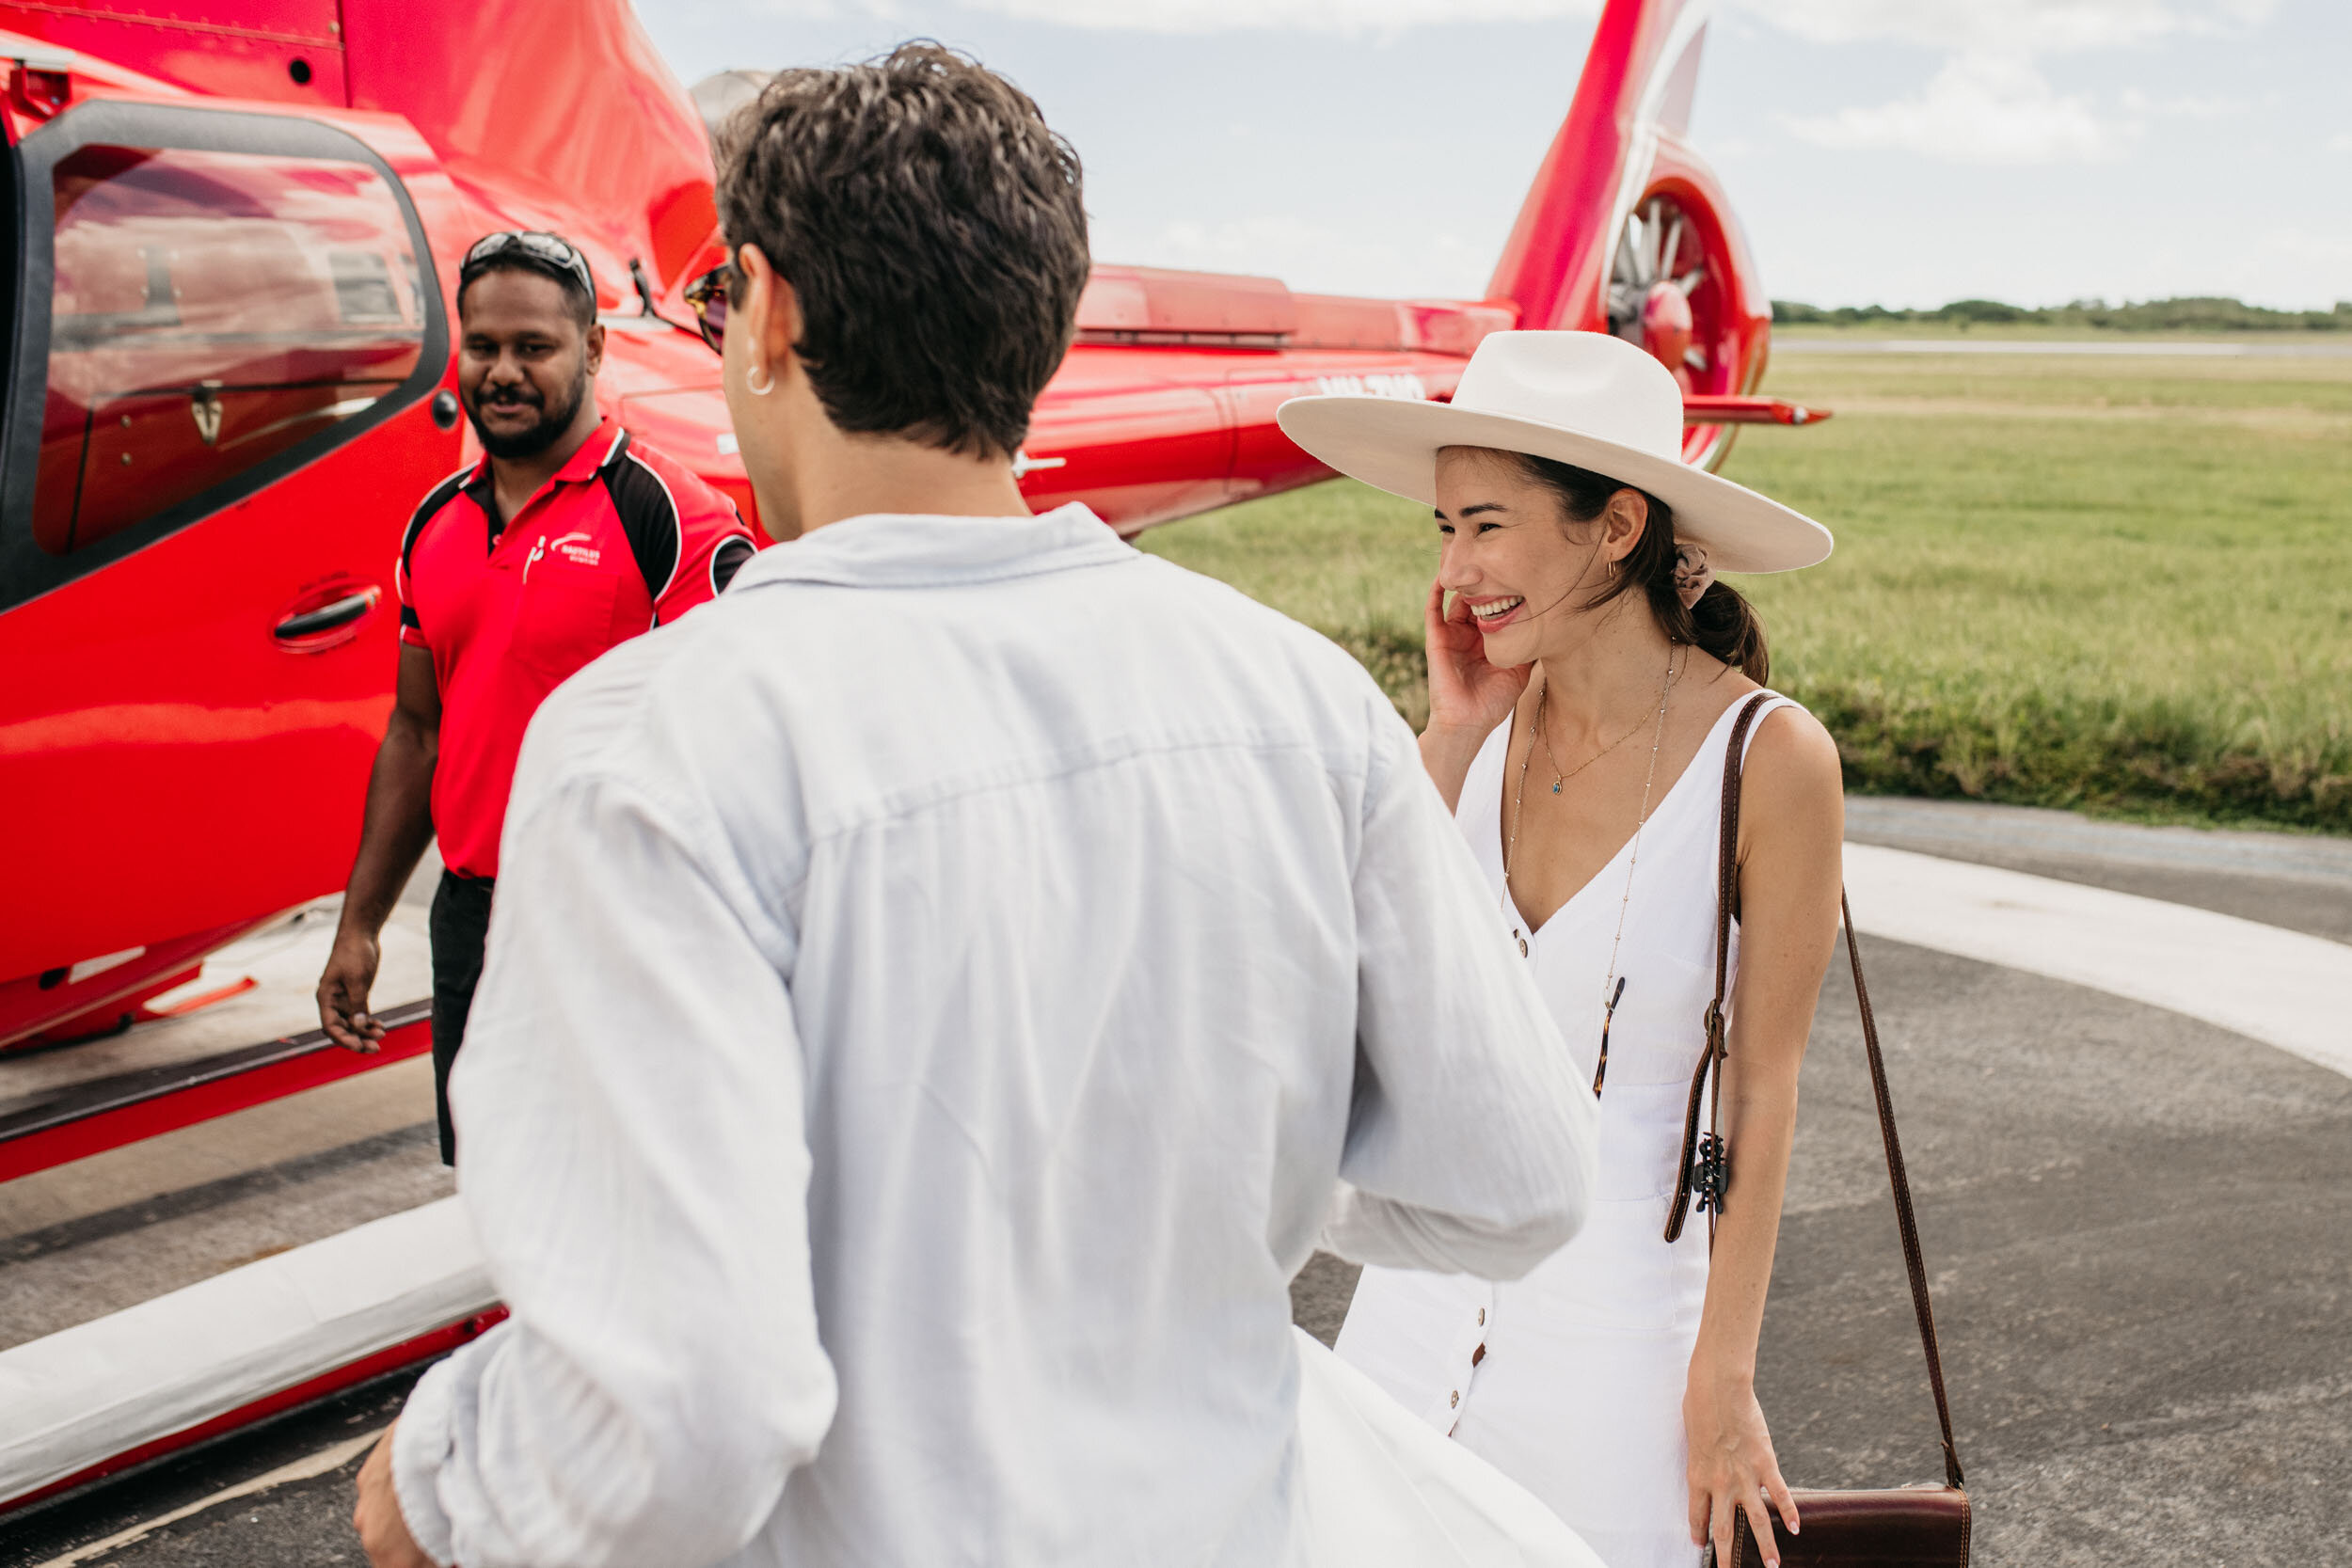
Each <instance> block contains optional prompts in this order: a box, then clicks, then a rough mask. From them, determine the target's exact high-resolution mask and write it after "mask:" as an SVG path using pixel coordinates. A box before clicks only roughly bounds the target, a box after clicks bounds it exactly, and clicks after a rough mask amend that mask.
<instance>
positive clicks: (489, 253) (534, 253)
mask: <svg viewBox="0 0 2352 1568" xmlns="http://www.w3.org/2000/svg"><path fill="white" fill-rule="evenodd" d="M510 255H519V256H526V257H529V258H530V259H531V260H532V261H538V262H542V263H544V264H545V265H548V266H550V267H553V268H556V269H557V270H558V271H561V272H564V273H566V274H568V275H570V276H571V277H574V278H576V279H578V280H579V282H580V287H581V288H583V289H585V290H587V291H588V297H589V298H591V299H594V298H596V277H595V276H594V275H593V274H591V273H590V272H589V270H588V258H586V257H585V256H582V255H581V254H580V252H579V250H577V249H576V248H574V246H573V245H572V242H571V241H569V240H567V239H565V238H564V236H563V235H561V234H549V233H548V232H546V231H545V230H537V229H506V230H500V231H499V232H498V233H495V234H485V235H483V236H482V238H480V239H478V240H476V241H474V243H473V248H472V249H471V250H469V251H467V252H466V260H465V261H464V263H463V264H462V265H461V266H460V267H459V268H458V275H459V276H460V277H464V276H465V275H466V274H468V273H470V272H472V271H473V270H474V269H475V268H476V267H479V266H482V265H484V264H485V263H486V262H490V261H496V260H498V258H500V257H501V256H510Z"/></svg>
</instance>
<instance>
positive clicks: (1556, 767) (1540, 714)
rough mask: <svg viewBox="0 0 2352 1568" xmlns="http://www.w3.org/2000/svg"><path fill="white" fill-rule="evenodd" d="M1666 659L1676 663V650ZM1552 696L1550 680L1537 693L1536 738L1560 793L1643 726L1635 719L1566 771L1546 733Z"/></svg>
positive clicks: (1554, 789) (1553, 786) (1553, 788)
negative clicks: (1629, 727) (1561, 789)
mask: <svg viewBox="0 0 2352 1568" xmlns="http://www.w3.org/2000/svg"><path fill="white" fill-rule="evenodd" d="M1666 661H1667V665H1668V668H1669V669H1671V668H1672V666H1673V663H1674V652H1673V650H1672V649H1668V650H1667V653H1666ZM1550 696H1551V687H1550V685H1549V683H1548V682H1547V683H1546V684H1545V686H1544V689H1542V690H1540V691H1538V692H1536V693H1535V738H1536V740H1538V741H1539V742H1541V743H1542V745H1543V748H1544V760H1545V761H1546V762H1548V763H1549V764H1551V792H1552V793H1553V794H1554V795H1557V794H1559V793H1560V786H1561V785H1563V784H1566V783H1567V782H1568V781H1569V780H1570V779H1573V778H1575V777H1576V776H1577V775H1578V774H1579V773H1581V772H1583V771H1584V769H1586V768H1590V767H1592V766H1593V764H1595V763H1597V762H1598V761H1599V760H1600V759H1601V758H1603V757H1605V756H1607V755H1608V754H1609V753H1610V752H1613V751H1615V750H1616V749H1617V748H1618V747H1620V746H1622V745H1624V744H1625V743H1626V742H1627V741H1629V740H1630V739H1632V738H1633V733H1634V730H1638V729H1640V728H1641V727H1642V721H1640V720H1639V719H1636V720H1635V721H1633V728H1632V729H1629V730H1628V731H1626V732H1625V734H1623V735H1621V736H1617V738H1616V739H1614V740H1613V741H1611V742H1610V743H1609V744H1608V745H1606V746H1603V747H1602V748H1601V749H1600V750H1599V751H1597V752H1594V753H1593V754H1592V755H1591V756H1589V757H1586V758H1585V759H1584V760H1583V761H1582V762H1580V763H1578V764H1577V765H1576V766H1575V767H1574V768H1569V769H1567V770H1566V771H1565V772H1564V771H1562V769H1561V767H1560V758H1559V755H1558V753H1556V752H1553V751H1552V749H1551V736H1549V735H1547V734H1546V733H1544V704H1545V703H1546V702H1547V701H1548V700H1549V698H1550ZM1531 751H1532V748H1531ZM1526 770H1527V769H1526V764H1525V763H1521V764H1520V768H1519V771H1520V773H1521V774H1522V775H1524V774H1525V772H1526ZM1521 782H1522V783H1524V782H1525V780H1524V778H1522V780H1521Z"/></svg>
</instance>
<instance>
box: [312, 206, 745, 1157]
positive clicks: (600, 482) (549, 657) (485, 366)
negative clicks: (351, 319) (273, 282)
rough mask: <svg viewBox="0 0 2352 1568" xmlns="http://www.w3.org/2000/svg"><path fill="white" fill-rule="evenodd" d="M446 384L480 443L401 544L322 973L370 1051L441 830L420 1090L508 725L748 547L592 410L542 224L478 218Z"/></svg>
mask: <svg viewBox="0 0 2352 1568" xmlns="http://www.w3.org/2000/svg"><path fill="white" fill-rule="evenodd" d="M457 318H458V326H459V331H460V342H459V347H458V354H457V390H458V395H459V397H460V398H461V399H462V400H463V401H464V403H465V406H466V415H467V417H468V419H469V420H471V421H472V423H473V428H474V434H475V435H476V436H480V437H481V441H482V448H483V451H484V452H485V454H486V455H485V457H484V459H483V461H482V462H481V463H479V464H477V465H475V466H474V467H471V468H467V469H461V470H460V471H458V472H457V473H454V474H452V475H451V476H450V477H449V478H447V479H445V480H443V481H442V482H441V483H439V484H437V485H436V486H434V488H433V490H432V491H431V493H430V494H428V495H427V496H426V497H425V498H424V501H423V503H422V504H421V505H420V506H419V507H418V508H417V511H416V515H415V516H413V517H412V518H411V519H410V520H409V523H408V529H407V532H406V533H405V536H404V537H403V538H402V540H401V548H400V561H399V564H398V567H397V569H396V573H395V576H394V579H393V580H394V582H395V584H396V585H397V587H398V590H399V594H400V607H401V608H400V640H401V650H400V676H399V687H398V693H397V696H396V698H395V700H394V703H393V707H392V717H391V722H390V725H389V728H388V729H387V730H386V731H385V734H384V742H383V745H382V746H381V747H380V748H378V750H377V752H376V753H375V768H374V771H373V774H372V775H371V776H370V778H369V780H368V799H367V808H366V815H365V816H364V818H363V820H362V825H361V827H360V831H359V853H358V858H357V859H356V860H355V861H354V862H353V863H352V867H351V885H350V888H349V890H348V891H347V892H346V894H345V895H344V898H343V912H342V924H341V926H340V927H338V928H337V930H336V933H335V947H334V951H333V953H332V954H331V955H330V956H329V957H328V958H327V960H326V974H324V975H322V976H321V977H320V979H319V990H318V1000H319V1022H320V1023H321V1025H323V1026H324V1027H325V1029H326V1033H327V1036H328V1037H330V1038H332V1039H333V1040H334V1041H335V1042H336V1043H337V1044H338V1045H342V1046H344V1047H346V1048H348V1049H350V1050H354V1051H373V1049H375V1042H376V1041H378V1040H380V1039H382V1038H383V1037H384V1028H383V1025H382V1024H381V1023H379V1022H377V1021H376V1020H375V1019H374V1018H373V1016H371V1015H370V1014H369V1012H368V1010H367V1006H368V991H369V989H370V988H371V987H372V986H373V984H374V981H375V969H376V962H377V958H378V949H377V945H376V939H377V936H378V934H379V933H380V932H381V931H382V930H383V928H384V921H385V918H386V917H387V916H388V915H389V914H390V913H391V910H392V905H393V902H394V901H395V900H396V899H398V897H399V896H400V890H401V888H402V886H403V885H404V884H405V883H406V881H407V879H408V878H409V875H410V874H411V873H412V872H414V871H415V869H416V865H417V861H418V859H419V858H420V857H421V855H422V854H423V853H424V847H425V846H426V844H428V843H429V842H431V840H432V839H433V837H434V834H435V832H436V831H438V832H439V835H440V844H441V860H442V862H443V863H444V864H445V865H446V866H447V868H448V869H447V871H446V872H445V873H444V875H443V876H442V878H441V884H440V887H439V889H438V890H437V892H436V893H435V895H434V897H433V915H432V932H433V1086H434V1098H435V1101H436V1104H437V1109H438V1111H439V1114H440V1121H441V1158H442V1160H443V1161H444V1162H445V1163H448V1164H455V1163H456V1137H455V1134H454V1132H453V1130H452V1128H451V1125H450V1116H449V1093H448V1085H449V1069H450V1064H451V1063H452V1062H453V1061H454V1060H455V1059H456V1056H457V1048H458V1045H459V1043H460V1041H462V1040H463V1039H464V1037H465V1033H466V1015H467V1013H468V1011H469V1009H470V1008H471V1007H472V1005H473V992H474V986H475V984H476V982H478V981H479V980H480V979H481V977H482V953H483V943H484V941H485V937H486V936H487V934H488V931H489V924H490V897H491V888H492V884H493V881H494V879H496V877H497V876H498V854H499V831H500V828H501V825H502V823H503V822H504V820H505V816H506V794H507V789H508V786H509V785H510V784H512V782H513V779H514V773H515V755H516V752H517V751H518V750H519V749H520V747H521V745H522V738H523V728H524V726H525V725H527V724H529V723H530V722H531V716H532V713H534V712H535V711H537V709H538V706H539V704H540V702H541V701H542V700H543V699H544V698H545V697H546V696H547V694H548V692H550V691H552V690H554V689H555V688H556V687H557V686H558V685H559V684H561V683H562V682H563V681H564V678H565V677H566V676H568V675H570V674H571V673H573V672H574V671H576V670H578V669H580V667H581V666H582V665H584V664H586V663H587V662H588V661H589V660H590V659H593V658H595V657H596V656H597V655H598V654H600V653H602V652H604V651H605V650H606V649H607V648H610V647H612V645H613V644H615V643H617V642H621V641H627V640H628V639H629V638H631V637H634V636H636V635H637V634H638V633H640V632H643V631H648V630H650V629H652V628H653V627H655V626H662V625H666V624H667V623H669V622H671V621H674V620H675V619H677V617H679V616H680V615H683V614H684V613H685V612H686V611H688V610H691V609H693V608H694V606H696V605H698V604H701V603H702V602H703V601H704V600H706V599H708V598H710V597H711V596H712V595H714V594H717V593H718V592H719V591H720V590H721V589H723V588H724V587H725V586H726V584H727V581H728V579H729V578H732V577H733V576H734V575H735V570H736V568H737V567H739V566H740V565H741V564H742V563H743V562H745V561H746V560H748V559H749V558H750V556H751V553H752V547H753V546H752V537H751V531H750V530H749V529H747V528H745V527H744V526H743V519H742V517H741V516H740V515H739V514H738V513H737V512H736V510H735V506H734V504H733V503H732V502H730V501H729V500H728V499H726V498H725V497H724V496H722V495H721V494H719V492H717V491H716V490H713V489H712V488H711V487H710V486H709V485H707V484H705V483H703V482H702V481H701V480H699V479H696V478H695V477H694V476H693V475H692V474H691V473H689V472H687V471H686V470H685V469H684V468H682V467H678V466H677V465H676V464H675V463H673V462H671V461H670V460H669V459H668V458H667V457H664V456H663V455H662V454H661V453H660V452H658V451H654V450H653V449H652V448H651V447H648V446H646V445H645V444H644V442H642V441H639V440H637V439H636V438H634V437H633V436H629V435H628V433H627V432H625V431H623V430H622V429H621V428H620V426H619V425H617V424H615V423H613V422H612V420H609V419H606V418H605V417H604V416H603V415H602V414H600V413H599V412H598V411H597V408H596V370H597V367H598V365H599V364H600V362H601V361H602V359H603V357H604V328H603V327H602V326H600V325H597V324H596V285H595V281H594V279H593V278H592V277H591V276H590V274H589V271H588V263H587V261H585V260H584V259H583V258H582V257H581V256H580V252H579V251H578V250H577V249H575V248H574V247H573V246H572V245H571V244H570V243H569V242H568V241H565V240H564V239H562V238H561V237H559V236H557V235H554V234H542V233H516V232H506V233H498V234H492V235H489V236H487V237H485V239H483V240H482V241H481V242H479V243H478V244H476V245H474V247H473V248H472V249H471V250H470V251H469V252H467V255H466V261H465V264H464V266H463V267H462V268H461V269H460V270H459V272H458V275H457Z"/></svg>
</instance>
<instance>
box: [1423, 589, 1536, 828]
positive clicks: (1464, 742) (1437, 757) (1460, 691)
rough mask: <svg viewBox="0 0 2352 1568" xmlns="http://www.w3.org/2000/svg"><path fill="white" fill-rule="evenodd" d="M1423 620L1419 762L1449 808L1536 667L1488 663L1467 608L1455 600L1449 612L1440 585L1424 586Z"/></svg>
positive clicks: (1452, 806)
mask: <svg viewBox="0 0 2352 1568" xmlns="http://www.w3.org/2000/svg"><path fill="white" fill-rule="evenodd" d="M1422 619H1423V621H1424V622H1425V625H1426V636H1427V641H1428V647H1429V724H1428V727H1427V728H1426V729H1424V730H1422V732H1421V761H1422V767H1423V768H1427V769H1428V770H1429V780H1430V782H1431V783H1432V784H1436V785H1437V786H1438V794H1439V795H1440V796H1442V797H1443V798H1444V800H1445V807H1446V810H1448V811H1452V810H1454V808H1455V807H1456V806H1457V805H1459V804H1460V802H1461V799H1462V781H1463V780H1465V779H1467V778H1468V777H1469V776H1470V764H1471V763H1472V762H1474V761H1476V760H1477V757H1478V749H1479V748H1480V747H1481V746H1484V745H1485V744H1486V737H1487V736H1490V735H1492V734H1493V733H1494V728H1495V726H1496V725H1497V724H1500V723H1502V721H1504V720H1506V719H1508V718H1510V717H1511V709H1512V708H1513V707H1514V706H1515V705H1517V704H1518V700H1519V695H1520V693H1522V692H1524V691H1525V690H1526V689H1527V678H1528V676H1530V675H1532V674H1534V671H1535V667H1534V665H1532V664H1522V665H1519V666H1518V668H1516V669H1509V670H1505V669H1499V668H1497V667H1496V666H1494V665H1492V664H1489V663H1487V662H1486V639H1485V638H1483V637H1481V636H1479V634H1478V627H1477V625H1476V624H1475V623H1473V622H1472V621H1471V620H1470V607H1469V606H1468V605H1466V604H1464V603H1462V602H1461V601H1460V600H1459V599H1456V600H1455V601H1454V613H1453V614H1452V615H1448V614H1447V613H1446V609H1445V586H1444V584H1442V583H1436V582H1433V583H1431V584H1430V585H1429V604H1428V606H1427V608H1426V609H1425V610H1424V611H1423V615H1422Z"/></svg>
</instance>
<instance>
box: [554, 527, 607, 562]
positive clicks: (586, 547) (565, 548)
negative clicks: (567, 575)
mask: <svg viewBox="0 0 2352 1568" xmlns="http://www.w3.org/2000/svg"><path fill="white" fill-rule="evenodd" d="M590 537H591V536H590V535H588V534H585V533H567V534H565V535H564V537H563V538H561V539H558V540H557V541H556V542H555V543H554V544H552V545H549V546H548V548H549V549H551V550H553V551H555V552H556V553H557V554H558V555H560V556H562V557H563V558H564V560H566V561H568V562H572V564H574V565H575V566H594V565H595V564H596V562H599V561H602V560H603V559H604V552H603V551H602V550H599V549H598V548H596V546H594V545H591V544H590V543H588V540H589V538H590Z"/></svg>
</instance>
